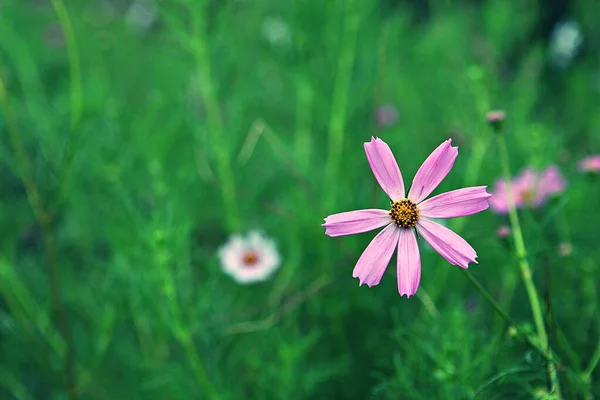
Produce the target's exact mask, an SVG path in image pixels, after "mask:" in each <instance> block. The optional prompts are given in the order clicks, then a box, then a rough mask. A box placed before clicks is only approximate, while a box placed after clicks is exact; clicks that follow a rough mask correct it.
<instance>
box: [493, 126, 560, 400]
mask: <svg viewBox="0 0 600 400" xmlns="http://www.w3.org/2000/svg"><path fill="white" fill-rule="evenodd" d="M497 138H498V148H499V152H500V160H501V162H502V168H503V172H504V180H505V182H506V191H507V192H508V215H509V218H510V224H511V226H512V236H513V240H514V243H515V250H516V252H517V258H518V260H519V268H520V270H521V275H522V277H523V283H524V284H525V289H526V291H527V297H528V298H529V304H530V306H531V312H532V314H533V322H534V325H535V328H536V331H537V336H538V339H539V341H540V344H541V345H542V346H545V354H546V358H547V359H552V348H551V346H550V342H549V340H548V334H547V333H546V326H545V324H544V317H543V313H542V306H541V303H540V298H539V295H538V293H537V290H536V288H535V284H534V283H533V277H532V272H531V267H530V265H529V261H528V260H527V250H526V248H525V241H524V239H523V232H522V230H521V224H520V222H519V216H518V214H517V209H516V206H515V199H514V196H513V191H512V183H511V173H510V162H509V155H508V146H507V144H506V138H505V136H504V134H503V133H502V132H497ZM548 378H549V380H550V390H551V392H553V393H555V394H556V395H557V396H559V398H560V397H561V392H560V383H559V381H558V376H557V372H556V366H555V365H554V363H553V362H549V363H548Z"/></svg>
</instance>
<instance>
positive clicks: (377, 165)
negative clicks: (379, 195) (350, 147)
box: [365, 138, 404, 201]
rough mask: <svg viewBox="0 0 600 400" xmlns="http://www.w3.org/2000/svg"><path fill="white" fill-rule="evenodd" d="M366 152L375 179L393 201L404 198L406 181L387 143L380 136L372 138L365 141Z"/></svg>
mask: <svg viewBox="0 0 600 400" xmlns="http://www.w3.org/2000/svg"><path fill="white" fill-rule="evenodd" d="M365 152H366V153H367V159H368V160H369V164H370V165H371V170H373V174H374V175H375V179H377V182H379V186H381V188H382V189H383V191H384V192H385V193H386V194H387V195H388V196H389V197H390V199H392V201H398V200H401V199H403V198H404V181H403V180H402V174H400V168H398V164H397V163H396V158H394V154H392V150H390V147H389V146H388V145H387V143H385V142H384V141H383V140H381V139H379V138H372V139H371V141H370V142H368V143H365Z"/></svg>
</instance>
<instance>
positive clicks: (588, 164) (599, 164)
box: [578, 154, 600, 172]
mask: <svg viewBox="0 0 600 400" xmlns="http://www.w3.org/2000/svg"><path fill="white" fill-rule="evenodd" d="M578 166H579V170H580V171H581V172H600V154H596V155H593V156H588V157H586V158H584V159H583V160H580V161H579V163H578Z"/></svg>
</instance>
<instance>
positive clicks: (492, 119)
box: [486, 110, 506, 124]
mask: <svg viewBox="0 0 600 400" xmlns="http://www.w3.org/2000/svg"><path fill="white" fill-rule="evenodd" d="M504 118H506V113H505V112H504V111H502V110H496V111H490V112H488V113H487V115H486V119H487V121H488V122H489V123H490V124H497V123H499V122H502V121H504Z"/></svg>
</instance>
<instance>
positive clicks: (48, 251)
mask: <svg viewBox="0 0 600 400" xmlns="http://www.w3.org/2000/svg"><path fill="white" fill-rule="evenodd" d="M0 103H1V106H2V108H3V109H4V114H5V116H6V125H7V128H8V131H9V135H10V139H11V144H12V147H13V151H14V152H15V155H16V158H17V163H18V167H19V169H20V175H21V181H22V182H23V186H25V191H26V193H27V198H28V200H29V203H30V204H31V208H32V209H33V213H34V215H35V216H36V218H37V220H38V222H39V224H40V226H41V228H42V238H43V243H44V253H45V256H46V264H47V266H48V276H49V283H50V295H51V302H52V309H53V311H54V313H55V315H56V316H57V319H58V325H59V329H60V333H61V336H62V337H63V339H64V341H65V343H66V356H65V374H66V379H67V387H68V390H69V399H70V400H76V399H77V377H76V365H75V356H74V349H73V341H72V338H71V331H70V329H69V320H68V315H67V312H66V310H65V308H64V306H63V304H62V296H61V287H60V274H59V269H58V267H57V265H56V258H55V251H54V246H53V245H52V225H51V215H50V214H49V213H48V212H47V211H46V209H45V208H44V205H43V203H42V199H41V197H40V193H39V191H38V188H37V185H36V183H35V181H34V180H33V176H32V174H31V164H30V162H29V158H28V157H27V152H26V151H25V146H24V145H23V141H22V140H21V133H20V131H19V127H18V124H17V119H16V117H15V115H14V113H13V109H12V104H11V102H10V98H9V96H8V92H7V90H6V86H5V85H4V81H3V80H2V77H1V76H0Z"/></svg>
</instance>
